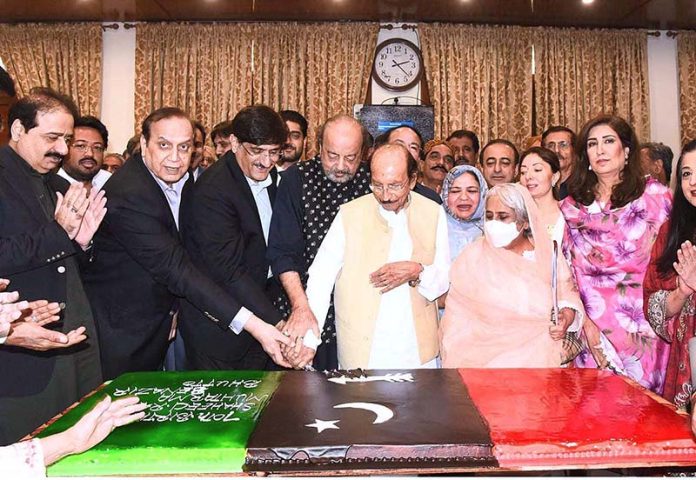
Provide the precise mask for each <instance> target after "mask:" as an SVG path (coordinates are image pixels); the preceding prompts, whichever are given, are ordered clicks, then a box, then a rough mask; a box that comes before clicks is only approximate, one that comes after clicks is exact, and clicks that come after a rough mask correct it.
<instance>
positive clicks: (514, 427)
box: [459, 369, 696, 468]
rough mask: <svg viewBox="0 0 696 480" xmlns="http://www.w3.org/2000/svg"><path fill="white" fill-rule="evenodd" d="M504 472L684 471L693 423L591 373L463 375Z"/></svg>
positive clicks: (615, 379) (692, 451)
mask: <svg viewBox="0 0 696 480" xmlns="http://www.w3.org/2000/svg"><path fill="white" fill-rule="evenodd" d="M459 374H460V376H461V378H462V379H463V380H464V383H465V384H466V386H467V388H468V390H469V393H470V395H471V397H472V399H473V400H474V402H475V403H476V406H477V407H478V409H479V411H480V412H481V414H482V415H483V417H484V418H485V419H486V421H487V422H488V424H489V427H490V432H491V439H492V440H493V443H494V445H495V447H494V449H493V451H494V454H495V456H496V458H497V459H498V462H499V464H500V466H501V467H509V468H527V467H528V468H534V467H539V466H541V465H543V466H547V467H552V466H556V467H557V466H559V465H566V466H569V465H573V467H574V468H575V467H577V468H582V467H583V466H593V465H594V466H597V465H603V466H608V467H609V466H617V467H628V466H632V465H634V464H638V463H640V464H642V465H645V464H646V462H649V463H651V464H654V465H656V466H657V465H680V464H686V463H691V462H693V459H694V458H696V457H695V456H696V443H694V440H693V437H692V434H691V430H690V426H689V419H688V417H687V416H684V415H680V414H677V413H676V412H675V411H674V409H673V408H671V407H670V406H669V405H668V404H666V402H659V401H657V400H656V399H655V398H653V397H652V396H651V395H649V394H648V393H647V392H646V391H645V390H644V389H642V388H640V387H638V386H636V385H635V384H632V383H629V381H627V380H625V379H624V378H623V377H619V376H617V375H614V374H612V373H610V372H606V371H599V370H591V369H519V370H513V369H496V370H478V369H461V370H459Z"/></svg>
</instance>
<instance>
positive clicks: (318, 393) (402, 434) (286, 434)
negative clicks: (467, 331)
mask: <svg viewBox="0 0 696 480" xmlns="http://www.w3.org/2000/svg"><path fill="white" fill-rule="evenodd" d="M105 394H109V395H111V396H112V397H114V398H119V397H124V396H128V395H138V396H139V397H140V398H141V399H142V400H143V401H144V402H146V403H147V404H149V407H148V410H147V415H146V417H145V419H144V420H143V421H141V422H138V423H134V424H131V425H127V426H124V427H121V428H118V429H116V430H115V431H114V432H112V433H111V435H109V437H108V438H107V439H106V440H105V441H103V442H102V443H101V444H99V445H97V446H96V447H95V448H93V449H92V450H90V451H88V452H85V453H83V454H80V455H74V456H71V457H67V458H64V459H63V460H61V461H60V462H58V463H57V464H56V465H54V466H52V467H50V468H49V471H48V473H49V475H52V476H57V475H62V476H71V475H83V476H96V475H128V474H131V475H148V474H155V475H156V474H165V475H166V474H226V473H237V474H239V473H242V471H246V472H258V473H281V474H282V473H308V474H316V473H322V472H331V473H334V474H335V473H350V472H354V471H359V472H361V473H435V472H448V471H450V472H465V471H472V470H481V469H484V470H488V469H503V470H543V469H567V468H593V467H594V468H598V467H601V468H610V467H611V468H618V467H632V466H657V465H671V466H674V465H677V466H680V465H696V443H694V440H693V436H692V433H691V430H690V427H689V418H688V417H686V416H681V415H679V414H677V413H675V412H674V410H673V407H672V406H670V405H668V404H666V402H665V401H664V400H659V399H656V398H655V397H654V396H651V395H650V394H649V393H646V392H645V391H644V390H643V389H641V388H639V387H637V386H636V385H635V384H633V383H631V382H630V381H627V380H626V379H624V378H622V377H618V376H615V375H613V374H611V373H608V372H602V371H597V370H591V369H546V370H541V369H538V370H537V369H519V370H505V369H501V370H459V371H457V370H415V371H364V372H363V371H351V372H335V373H329V374H325V373H317V372H273V373H271V372H225V371H219V372H184V373H165V372H151V373H133V374H126V375H123V376H121V377H119V378H118V379H116V380H114V381H113V382H111V383H110V384H108V385H106V386H105V387H103V388H102V389H100V390H99V391H97V392H96V393H95V394H93V395H92V396H90V397H89V398H87V399H85V400H84V401H83V402H81V403H80V404H79V405H78V406H77V407H76V408H74V409H72V410H70V411H68V412H67V413H65V414H64V415H63V416H62V417H60V418H59V419H58V420H57V421H55V422H54V423H52V424H51V425H49V426H48V427H47V428H45V429H44V430H43V431H42V433H41V434H40V436H45V435H50V434H52V433H56V432H59V431H63V430H65V429H66V428H68V427H70V426H71V425H73V424H74V423H75V422H76V421H77V420H78V419H79V418H80V417H81V416H82V415H84V413H85V412H87V411H88V410H89V409H90V408H92V406H93V405H94V404H95V403H96V402H97V401H99V400H100V399H101V398H103V396H104V395H105Z"/></svg>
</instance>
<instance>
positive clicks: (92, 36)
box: [0, 23, 102, 117]
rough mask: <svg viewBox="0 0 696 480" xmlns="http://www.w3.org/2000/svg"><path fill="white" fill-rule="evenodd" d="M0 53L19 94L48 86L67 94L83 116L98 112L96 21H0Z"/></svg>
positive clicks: (99, 41)
mask: <svg viewBox="0 0 696 480" xmlns="http://www.w3.org/2000/svg"><path fill="white" fill-rule="evenodd" d="M0 57H1V58H2V60H3V62H4V63H5V65H6V66H7V71H8V73H9V74H10V75H11V76H12V78H14V80H15V83H16V86H17V95H18V96H20V97H21V96H23V95H26V94H27V93H28V92H29V90H31V89H32V88H33V87H51V88H53V89H55V90H58V91H60V92H62V93H65V94H67V95H70V96H71V97H72V98H73V100H75V103H76V104H77V106H78V108H79V109H80V113H81V114H82V115H95V116H97V117H98V116H99V112H100V109H101V93H102V92H101V85H102V29H101V25H100V24H98V23H77V24H21V25H7V24H0Z"/></svg>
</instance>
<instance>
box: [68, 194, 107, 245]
mask: <svg viewBox="0 0 696 480" xmlns="http://www.w3.org/2000/svg"><path fill="white" fill-rule="evenodd" d="M105 216H106V197H105V196H104V191H103V190H96V189H92V191H91V192H90V194H89V207H88V208H87V210H86V211H85V215H84V218H83V219H82V223H81V224H80V230H79V231H78V232H77V235H76V236H75V241H76V242H77V243H78V244H79V245H80V246H81V247H82V249H83V250H86V249H87V247H89V242H90V241H92V237H93V236H94V234H95V233H96V232H97V229H98V228H99V225H101V222H102V220H104V217H105Z"/></svg>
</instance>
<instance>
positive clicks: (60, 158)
mask: <svg viewBox="0 0 696 480" xmlns="http://www.w3.org/2000/svg"><path fill="white" fill-rule="evenodd" d="M44 156H45V157H53V158H55V159H56V160H58V161H59V162H62V161H63V160H65V157H66V155H61V154H60V153H58V152H48V153H47V154H46V155H44Z"/></svg>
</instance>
